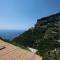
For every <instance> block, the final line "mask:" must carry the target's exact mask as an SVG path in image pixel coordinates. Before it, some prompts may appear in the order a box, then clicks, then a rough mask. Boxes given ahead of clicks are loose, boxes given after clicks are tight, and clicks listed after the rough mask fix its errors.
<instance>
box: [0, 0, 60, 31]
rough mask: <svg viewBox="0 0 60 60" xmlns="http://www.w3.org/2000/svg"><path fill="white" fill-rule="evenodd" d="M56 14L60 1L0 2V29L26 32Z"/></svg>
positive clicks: (21, 0)
mask: <svg viewBox="0 0 60 60" xmlns="http://www.w3.org/2000/svg"><path fill="white" fill-rule="evenodd" d="M57 12H60V0H0V29H17V30H26V29H29V28H30V27H32V26H34V24H35V23H36V22H37V19H39V18H41V17H44V16H48V15H51V14H54V13H57Z"/></svg>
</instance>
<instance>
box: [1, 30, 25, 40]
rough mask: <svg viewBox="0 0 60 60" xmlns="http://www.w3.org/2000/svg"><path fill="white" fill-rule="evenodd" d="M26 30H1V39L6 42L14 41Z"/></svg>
mask: <svg viewBox="0 0 60 60" xmlns="http://www.w3.org/2000/svg"><path fill="white" fill-rule="evenodd" d="M23 32H24V30H0V37H1V38H3V39H5V40H10V41H11V40H13V39H14V38H15V37H18V36H19V35H20V34H22V33H23Z"/></svg>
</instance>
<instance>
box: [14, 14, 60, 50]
mask: <svg viewBox="0 0 60 60" xmlns="http://www.w3.org/2000/svg"><path fill="white" fill-rule="evenodd" d="M59 39H60V13H57V14H53V15H51V16H48V17H43V18H41V19H38V20H37V23H36V24H35V27H34V28H31V29H29V30H27V31H25V32H24V33H23V34H21V35H20V36H18V37H16V38H15V39H14V40H13V41H15V42H16V43H18V44H22V45H24V46H27V47H28V46H29V47H33V48H36V49H38V50H44V49H45V50H47V49H50V48H55V47H58V46H60V45H59ZM39 47H40V48H39Z"/></svg>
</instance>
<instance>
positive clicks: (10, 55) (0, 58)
mask: <svg viewBox="0 0 60 60" xmlns="http://www.w3.org/2000/svg"><path fill="white" fill-rule="evenodd" d="M0 46H4V47H6V48H4V49H2V50H0V60H42V58H41V57H40V56H38V55H35V54H33V53H31V52H29V51H27V50H24V49H21V48H19V47H16V46H14V45H12V44H9V43H7V42H4V41H2V40H0Z"/></svg>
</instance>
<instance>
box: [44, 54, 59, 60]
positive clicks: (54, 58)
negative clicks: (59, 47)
mask: <svg viewBox="0 0 60 60" xmlns="http://www.w3.org/2000/svg"><path fill="white" fill-rule="evenodd" d="M43 60H60V54H54V53H50V55H48V54H44V57H43Z"/></svg>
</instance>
